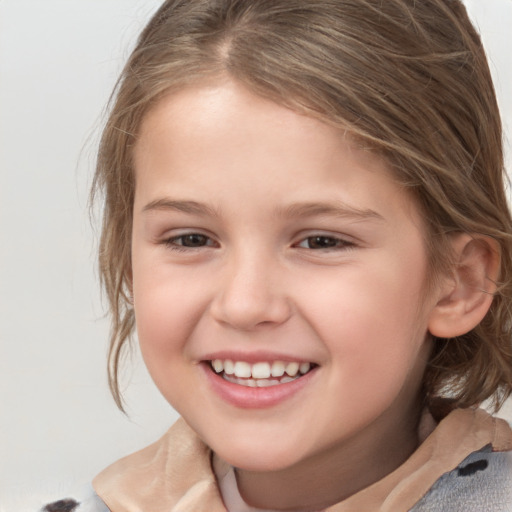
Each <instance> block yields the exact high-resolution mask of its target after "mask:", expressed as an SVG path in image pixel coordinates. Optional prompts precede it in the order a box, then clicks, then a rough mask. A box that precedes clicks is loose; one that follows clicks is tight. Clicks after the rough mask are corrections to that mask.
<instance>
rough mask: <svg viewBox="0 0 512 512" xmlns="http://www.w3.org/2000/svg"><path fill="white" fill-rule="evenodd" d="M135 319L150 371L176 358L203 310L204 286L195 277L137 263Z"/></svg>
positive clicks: (134, 292)
mask: <svg viewBox="0 0 512 512" xmlns="http://www.w3.org/2000/svg"><path fill="white" fill-rule="evenodd" d="M133 294H134V310H135V321H136V326H137V334H138V338H139V343H140V346H141V351H142V354H143V356H144V359H145V361H146V364H147V365H148V367H149V369H150V371H151V369H152V368H153V367H154V366H158V364H159V361H162V362H165V364H166V365H167V364H169V363H172V362H173V361H174V360H175V359H176V353H177V351H180V352H181V351H183V349H184V347H185V344H186V340H187V338H188V336H189V334H190V331H191V330H192V329H193V326H194V324H195V322H196V321H197V317H198V316H200V314H201V303H202V301H201V290H200V286H199V285H198V283H197V282H196V281H194V280H191V281H190V282H187V280H183V279H181V280H180V279H177V276H173V275H169V274H166V273H163V272H162V271H158V268H157V267H155V266H153V267H143V266H140V267H137V266H136V265H134V276H133Z"/></svg>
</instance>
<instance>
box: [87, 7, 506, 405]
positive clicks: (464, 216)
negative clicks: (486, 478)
mask: <svg viewBox="0 0 512 512" xmlns="http://www.w3.org/2000/svg"><path fill="white" fill-rule="evenodd" d="M222 74H224V75H226V74H227V75H229V76H230V77H232V78H233V79H235V80H238V81H239V82H241V83H243V84H244V85H245V86H246V87H248V88H249V89H250V90H252V91H253V92H255V93H256V94H259V95H261V96H263V97H266V98H269V99H271V100H273V101H275V102H277V103H280V104H282V105H285V106H288V107H290V108H292V109H295V110H298V111H301V112H305V113H307V114H309V115H313V116H316V117H319V118H320V119H323V120H324V121H326V122H328V123H330V124H334V125H337V126H342V127H344V128H346V129H348V130H349V131H350V132H351V133H352V134H353V135H354V136H355V137H356V138H357V139H358V140H359V141H361V142H362V143H364V144H365V145H368V146H369V147H371V148H372V149H373V150H376V151H379V152H380V153H381V154H383V155H385V157H386V158H387V159H388V160H389V162H390V163H391V165H392V167H393V169H394V171H395V175H396V178H397V180H398V181H399V182H400V183H401V184H403V186H405V187H407V188H408V189H409V190H410V191H411V192H412V193H413V194H414V195H415V197H416V199H417V202H418V204H419V205H420V207H421V208H422V209H423V212H424V216H425V222H426V224H427V238H428V240H427V243H428V247H429V253H430V259H431V266H432V269H433V270H434V272H432V275H433V276H435V275H436V272H439V271H440V270H441V271H446V270H447V269H449V265H450V262H449V254H450V251H449V245H448V237H449V234H450V233H453V232H466V233H479V234H484V235H487V236H489V237H492V238H494V239H495V240H496V242H497V245H498V246H499V249H500V251H501V262H502V263H501V271H500V277H499V283H498V291H497V293H496V296H495V297H494V300H493V303H492V306H491V309H490V311H489V313H488V314H487V316H486V317H485V319H484V320H483V322H482V323H481V324H480V325H479V326H477V327H476V328H475V329H474V330H472V331H471V332H469V333H468V334H466V335H464V336H460V337H459V338H457V339H450V340H444V339H437V340H435V344H434V351H433V354H432V358H431V361H430V364H429V366H428V369H427V372H426V375H425V392H426V396H427V398H428V399H431V400H432V399H434V398H436V397H438V396H441V395H443V394H446V393H448V394H449V395H450V396H451V397H452V398H453V400H454V404H455V405H457V406H462V407H464V406H469V405H474V404H476V403H479V402H481V401H483V400H485V399H486V398H489V397H493V398H494V399H495V404H497V405H498V404H499V403H501V401H502V400H503V399H504V398H506V397H507V396H508V395H510V393H511V392H512V343H511V340H512V335H511V331H512V313H511V296H512V293H511V292H512V221H511V217H510V212H509V210H508V207H507V202H506V196H505V191H504V180H505V172H504V168H503V153H502V132H501V123H500V116H499V111H498V107H497V104H496V98H495V94H494V89H493V84H492V80H491V77H490V73H489V69H488V65H487V60H486V57H485V53H484V50H483V47H482V44H481V41H480V38H479V36H478V34H477V33H476V31H475V29H474V27H473V26H472V24H471V22H470V21H469V19H468V16H467V13H466V10H465V8H464V6H463V5H462V4H461V2H460V1H459V0H422V1H420V2H419V1H417V0H386V1H385V2H382V1H381V0H168V1H166V2H165V3H164V4H163V5H162V6H161V8H160V9H159V10H158V11H157V12H156V14H155V15H154V16H153V18H152V19H151V21H150V22H149V24H148V25H147V26H146V28H145V29H144V31H143V32H142V34H141V35H140V37H139V39H138V43H137V45H136V48H135V50H134V51H133V53H132V55H131V57H130V58H129V61H128V63H127V64H126V67H125V68H124V71H123V72H122V74H121V77H120V79H119V81H118V84H117V87H116V90H115V91H114V95H113V97H112V99H111V112H110V115H109V117H108V120H107V123H106V126H105V129H104V132H103V136H102V139H101V144H100V148H99V155H98V163H97V170H96V176H95V180H94V186H93V196H94V195H95V194H96V193H97V192H101V193H103V197H104V212H103V227H102V235H101V241H100V252H99V263H100V272H101V277H102V283H103V285H104V288H105V290H106V293H107V297H108V300H109V304H110V310H111V315H112V320H113V323H112V332H111V344H110V353H109V378H110V386H111V390H112V393H113V395H114V398H115V400H116V402H117V404H118V405H119V407H121V408H122V398H121V395H120V391H119V381H118V367H119V364H120V359H121V355H122V352H123V350H122V349H123V347H124V346H125V344H126V343H125V342H126V341H127V340H128V339H129V338H130V335H131V333H132V331H133V327H134V323H135V321H134V313H133V309H132V307H131V304H130V275H131V257H130V236H131V223H132V208H133V197H134V186H135V181H134V172H133V165H132V152H133V146H134V144H135V142H136V140H137V133H138V130H139V128H140V125H141V121H142V119H143V118H144V115H145V114H146V113H147V111H148V109H149V108H151V106H152V105H154V104H155V103H156V102H157V101H158V100H159V99H160V98H161V97H162V96H163V95H164V94H169V93H171V92H172V91H173V90H176V89H179V88H182V87H185V86H187V84H192V83H197V82H199V81H201V80H203V79H206V78H211V77H212V76H215V75H222Z"/></svg>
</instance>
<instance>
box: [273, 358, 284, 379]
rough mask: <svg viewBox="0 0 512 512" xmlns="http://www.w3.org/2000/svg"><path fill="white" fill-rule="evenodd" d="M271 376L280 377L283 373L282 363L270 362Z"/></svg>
mask: <svg viewBox="0 0 512 512" xmlns="http://www.w3.org/2000/svg"><path fill="white" fill-rule="evenodd" d="M271 375H272V377H282V376H283V375H284V363H282V362H281V361H276V362H275V363H273V364H272V371H271Z"/></svg>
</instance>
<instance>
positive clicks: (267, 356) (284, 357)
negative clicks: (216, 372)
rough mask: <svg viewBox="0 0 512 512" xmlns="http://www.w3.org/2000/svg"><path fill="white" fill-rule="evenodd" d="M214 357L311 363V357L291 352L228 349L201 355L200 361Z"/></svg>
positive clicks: (246, 360) (248, 360)
mask: <svg viewBox="0 0 512 512" xmlns="http://www.w3.org/2000/svg"><path fill="white" fill-rule="evenodd" d="M215 359H220V360H223V361H225V360H226V359H229V360H231V361H245V362H246V363H251V364H254V363H262V362H269V363H270V362H273V361H283V362H285V363H286V362H297V363H313V362H314V361H313V360H312V359H307V358H304V357H302V356H298V355H297V356H296V355H292V354H286V353H283V352H268V351H253V352H242V351H228V350H219V351H216V352H211V353H208V354H206V355H204V356H203V357H201V360H202V361H214V360H215Z"/></svg>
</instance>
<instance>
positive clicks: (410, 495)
mask: <svg viewBox="0 0 512 512" xmlns="http://www.w3.org/2000/svg"><path fill="white" fill-rule="evenodd" d="M489 444H490V445H492V447H493V450H494V451H508V450H512V431H511V429H510V427H509V426H508V424H507V423H506V422H505V421H503V420H500V419H496V418H493V417H492V416H490V415H489V414H487V413H486V412H484V411H483V410H481V409H476V410H474V409H464V410H462V409H458V410H455V411H453V412H452V413H450V414H449V415H448V416H447V417H446V418H445V419H444V420H443V421H441V423H440V424H439V425H438V426H437V428H436V429H435V430H434V431H433V432H432V433H431V434H430V435H429V436H428V437H427V438H426V439H425V441H424V442H423V443H422V444H421V445H420V447H419V448H418V450H417V451H416V452H414V453H413V454H412V455H411V457H410V458H409V459H408V460H407V461H406V462H405V463H404V464H402V465H401V466H400V467H399V468H397V469H396V470H395V471H394V472H393V473H390V474H389V475H387V476H386V477H385V478H383V479H382V480H380V481H378V482H376V483H375V484H373V485H371V486H370V487H367V488H366V489H364V490H362V491H360V492H358V493H357V494H354V495H353V496H351V497H350V498H348V499H347V500H344V501H343V502H341V503H338V504H336V505H333V506H332V507H330V508H329V509H328V512H355V511H361V510H365V511H375V512H400V511H405V510H409V509H410V508H411V507H412V506H413V505H414V504H415V503H417V502H418V501H419V500H420V499H421V497H422V496H423V495H425V493H426V492H427V491H428V490H429V489H430V487H431V486H432V485H433V484H434V482H435V481H436V480H437V479H438V478H439V477H440V476H441V475H443V474H444V473H446V472H448V471H450V470H452V469H454V468H455V467H456V466H457V465H458V464H459V463H460V462H461V461H462V460H464V459H465V458H466V457H467V456H468V455H469V454H470V453H472V452H474V451H477V450H480V449H481V448H483V447H484V446H487V445H489ZM211 459H212V454H211V451H210V449H209V448H208V447H207V446H206V445H205V444H204V443H203V442H202V441H201V440H200V439H199V438H198V437H197V435H196V434H195V433H194V432H193V431H192V430H191V429H190V427H188V425H187V424H186V423H185V421H184V420H183V419H180V420H178V421H177V422H176V423H175V424H174V425H173V426H172V427H171V429H170V430H169V431H168V432H167V433H166V434H165V435H164V436H163V437H162V438H161V439H160V440H159V441H157V442H156V443H154V444H152V445H150V446H148V447H147V448H144V449H143V450H141V451H139V452H136V453H134V454H132V455H129V456H128V457H125V458H123V459H121V460H119V461H117V462H115V463H114V464H112V465H111V466H109V467H108V468H107V469H105V470H104V471H102V472H101V473H100V474H99V475H98V476H97V477H96V478H95V479H94V481H93V486H94V489H95V490H96V492H97V494H98V496H100V498H102V499H103V501H104V502H105V503H106V505H107V506H108V508H109V509H110V510H111V511H112V512H148V511H151V512H226V508H225V507H224V504H223V503H222V498H221V496H220V492H219V489H218V486H217V483H216V480H215V476H214V473H213V471H212V467H211Z"/></svg>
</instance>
